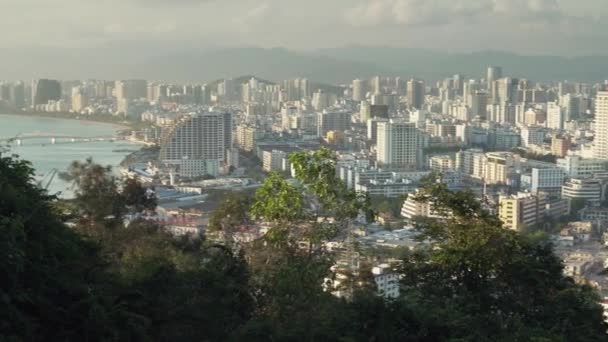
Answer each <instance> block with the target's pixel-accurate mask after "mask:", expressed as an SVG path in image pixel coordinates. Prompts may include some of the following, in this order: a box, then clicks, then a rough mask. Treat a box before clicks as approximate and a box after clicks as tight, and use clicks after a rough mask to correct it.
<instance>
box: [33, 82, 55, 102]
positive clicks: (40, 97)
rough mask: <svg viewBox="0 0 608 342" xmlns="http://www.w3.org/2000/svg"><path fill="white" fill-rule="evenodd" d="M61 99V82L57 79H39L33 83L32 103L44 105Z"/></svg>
mask: <svg viewBox="0 0 608 342" xmlns="http://www.w3.org/2000/svg"><path fill="white" fill-rule="evenodd" d="M60 99H61V83H59V81H57V80H47V79H39V80H35V81H34V82H33V83H32V105H34V106H37V105H43V104H47V103H49V101H58V100H60Z"/></svg>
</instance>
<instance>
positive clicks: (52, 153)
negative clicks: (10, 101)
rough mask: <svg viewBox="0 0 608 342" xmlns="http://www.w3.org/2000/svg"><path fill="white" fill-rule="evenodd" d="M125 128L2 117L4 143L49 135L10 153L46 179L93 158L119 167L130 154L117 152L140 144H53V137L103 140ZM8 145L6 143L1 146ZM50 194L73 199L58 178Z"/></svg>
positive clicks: (61, 141) (12, 147) (0, 126)
mask: <svg viewBox="0 0 608 342" xmlns="http://www.w3.org/2000/svg"><path fill="white" fill-rule="evenodd" d="M120 128H121V127H120V126H116V125H112V124H106V123H97V122H86V121H78V120H66V119H54V118H38V117H31V116H19V115H0V140H5V139H7V138H13V137H16V138H19V137H20V136H21V137H26V136H30V137H31V136H45V137H46V138H39V139H38V138H37V139H23V140H22V143H21V145H20V146H18V145H17V144H16V143H14V142H13V143H12V144H11V145H10V146H9V148H10V153H13V154H18V155H19V156H20V158H22V159H27V160H29V161H31V162H32V164H33V166H34V168H35V169H36V177H37V178H43V177H44V176H45V175H47V174H48V173H49V172H50V171H51V170H53V169H57V170H59V171H65V170H66V169H67V167H68V166H69V164H70V163H71V162H72V161H74V160H85V159H86V158H88V157H92V158H93V160H94V161H95V162H97V163H99V164H102V165H112V166H114V167H117V166H118V164H119V163H120V161H121V160H122V159H123V158H124V156H125V155H126V154H128V152H112V151H113V150H135V149H137V148H138V147H137V145H134V144H132V143H128V142H125V141H117V142H109V141H103V142H102V141H94V142H71V140H70V139H62V138H57V139H56V144H51V141H50V138H48V137H50V136H57V137H62V136H74V137H102V136H111V135H113V134H114V133H115V132H116V131H117V130H119V129H120ZM0 144H4V143H0ZM49 192H50V193H52V194H55V193H57V192H61V194H60V196H62V197H66V196H67V197H69V196H70V194H71V192H70V191H69V186H68V184H65V183H64V182H62V181H61V180H59V179H58V178H57V177H56V178H55V179H54V181H53V182H52V183H51V185H50V186H49Z"/></svg>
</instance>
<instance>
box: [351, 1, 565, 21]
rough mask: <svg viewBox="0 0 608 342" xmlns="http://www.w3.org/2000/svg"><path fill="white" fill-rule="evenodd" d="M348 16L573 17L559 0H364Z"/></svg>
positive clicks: (359, 18) (421, 18)
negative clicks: (563, 8) (565, 11)
mask: <svg viewBox="0 0 608 342" xmlns="http://www.w3.org/2000/svg"><path fill="white" fill-rule="evenodd" d="M345 16H346V21H347V22H349V23H350V24H351V25H355V26H375V25H386V24H391V25H401V26H437V25H445V24H450V23H453V22H468V23H470V22H471V21H488V20H492V19H508V20H509V21H510V22H511V23H513V24H520V23H529V22H557V21H559V20H561V19H567V18H568V17H569V16H568V15H567V14H566V13H564V12H563V11H562V10H561V8H560V5H559V3H558V1H557V0H475V1H470V0H364V1H361V2H359V4H357V5H356V6H354V7H352V8H351V9H349V10H348V11H347V12H346V14H345Z"/></svg>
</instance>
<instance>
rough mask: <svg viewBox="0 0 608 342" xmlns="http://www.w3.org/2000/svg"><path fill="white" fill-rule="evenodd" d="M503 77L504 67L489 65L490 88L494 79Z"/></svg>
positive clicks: (487, 77) (488, 82)
mask: <svg viewBox="0 0 608 342" xmlns="http://www.w3.org/2000/svg"><path fill="white" fill-rule="evenodd" d="M501 78H502V68H501V67H499V66H489V67H488V73H487V76H486V83H487V84H488V89H490V87H491V85H492V84H493V83H494V81H496V80H498V79H501Z"/></svg>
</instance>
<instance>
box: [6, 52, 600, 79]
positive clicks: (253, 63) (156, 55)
mask: <svg viewBox="0 0 608 342" xmlns="http://www.w3.org/2000/svg"><path fill="white" fill-rule="evenodd" d="M135 46H137V48H136V47H135ZM607 60H608V59H607V57H606V56H581V57H559V56H531V55H523V54H522V55H520V54H515V53H511V52H502V51H480V52H471V53H454V52H443V51H439V50H425V49H411V48H391V47H366V46H351V47H344V48H325V49H318V50H315V51H307V52H301V51H294V50H288V49H285V48H268V49H266V48H257V47H241V48H185V47H177V46H171V45H169V46H168V47H166V46H164V45H163V44H159V45H154V44H148V45H144V46H141V45H135V44H123V45H121V46H113V47H107V46H106V47H99V48H70V49H57V48H20V49H6V48H5V49H1V48H0V61H2V63H0V79H13V80H15V79H33V78H57V79H87V78H94V79H128V78H145V79H157V80H167V81H192V82H208V81H212V80H215V79H220V78H230V77H236V76H239V75H249V74H252V75H256V76H258V77H261V78H265V79H269V80H274V81H278V80H282V79H288V78H295V77H307V78H309V79H311V80H313V81H315V82H323V83H332V84H338V83H343V82H349V81H350V80H352V79H354V78H369V77H372V76H374V75H381V76H401V77H404V78H410V77H419V78H423V79H427V80H438V79H441V78H444V77H449V76H451V75H454V74H456V73H460V74H463V75H465V76H466V77H469V78H481V77H484V75H485V69H486V67H487V66H488V65H499V66H502V67H503V69H504V74H505V75H509V76H513V77H525V78H528V79H530V80H537V81H559V80H571V81H583V82H599V81H603V80H605V79H608V63H607Z"/></svg>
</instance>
